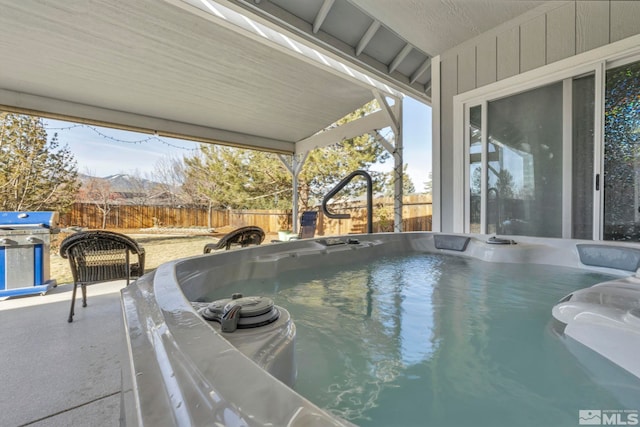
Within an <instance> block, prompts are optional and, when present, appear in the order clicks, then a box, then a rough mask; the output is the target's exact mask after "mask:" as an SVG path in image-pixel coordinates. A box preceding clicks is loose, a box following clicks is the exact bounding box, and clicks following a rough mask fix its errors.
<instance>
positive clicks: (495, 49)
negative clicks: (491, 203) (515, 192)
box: [434, 1, 640, 232]
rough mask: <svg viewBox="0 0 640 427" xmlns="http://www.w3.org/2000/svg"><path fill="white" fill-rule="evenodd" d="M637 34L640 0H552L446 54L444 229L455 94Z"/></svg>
mask: <svg viewBox="0 0 640 427" xmlns="http://www.w3.org/2000/svg"><path fill="white" fill-rule="evenodd" d="M636 34H640V1H638V2H636V1H568V2H550V3H548V4H546V5H544V6H542V7H540V8H538V9H535V10H533V11H531V12H529V13H527V14H525V15H522V16H521V17H519V18H516V19H515V20H513V21H510V22H508V23H505V24H503V25H501V26H500V27H498V28H495V29H493V30H490V31H488V32H486V33H485V34H482V35H480V36H478V37H477V38H475V39H473V40H470V41H467V42H465V43H463V44H462V45H460V46H457V47H455V48H453V49H451V50H449V51H447V52H445V53H443V54H442V55H441V57H440V62H439V63H440V67H441V68H440V82H434V84H439V85H440V90H441V92H440V99H439V104H440V105H439V107H440V135H439V137H440V171H441V175H440V191H441V194H442V195H443V197H442V200H441V211H440V218H441V230H442V231H447V232H451V231H453V218H454V202H453V200H452V199H451V198H449V197H447V196H446V195H450V194H453V193H454V189H453V182H454V179H453V169H454V168H453V163H452V162H453V158H454V154H453V146H454V144H453V134H454V132H453V97H454V96H456V95H458V94H461V93H465V92H468V91H470V90H473V89H476V88H478V87H482V86H485V85H488V84H491V83H494V82H496V81H500V80H503V79H506V78H508V77H512V76H515V75H518V74H521V73H524V72H527V71H530V70H533V69H536V68H539V67H544V66H546V65H549V64H551V63H554V62H557V61H561V60H563V59H566V58H569V57H571V56H574V55H577V54H580V53H582V52H585V51H588V50H592V49H595V48H598V47H600V46H604V45H606V44H609V43H613V42H616V41H619V40H622V39H624V38H627V37H630V36H633V35H636ZM434 101H436V102H438V100H434ZM434 141H436V143H437V135H434ZM434 161H438V159H434Z"/></svg>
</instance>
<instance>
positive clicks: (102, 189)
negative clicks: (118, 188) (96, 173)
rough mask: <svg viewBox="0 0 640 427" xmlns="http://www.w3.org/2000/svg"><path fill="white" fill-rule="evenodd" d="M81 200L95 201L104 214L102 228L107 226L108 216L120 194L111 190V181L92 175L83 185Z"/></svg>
mask: <svg viewBox="0 0 640 427" xmlns="http://www.w3.org/2000/svg"><path fill="white" fill-rule="evenodd" d="M79 195H80V200H82V201H85V202H88V203H93V204H94V205H95V206H96V207H97V208H98V210H99V211H100V213H101V214H102V229H105V228H107V218H108V217H109V213H110V212H111V209H112V208H113V206H114V205H115V204H116V203H117V201H118V199H120V195H118V194H117V193H114V192H113V191H111V183H110V182H109V181H107V180H105V179H101V178H97V177H91V178H89V179H88V180H87V181H85V183H84V184H83V185H82V188H81V189H80V192H79Z"/></svg>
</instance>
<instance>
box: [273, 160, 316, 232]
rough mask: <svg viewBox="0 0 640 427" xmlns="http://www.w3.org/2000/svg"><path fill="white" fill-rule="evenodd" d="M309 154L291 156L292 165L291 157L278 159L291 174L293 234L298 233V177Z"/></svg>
mask: <svg viewBox="0 0 640 427" xmlns="http://www.w3.org/2000/svg"><path fill="white" fill-rule="evenodd" d="M308 155H309V152H304V153H300V154H294V155H292V156H291V164H289V160H288V159H289V157H288V156H284V155H282V154H280V155H279V156H278V158H279V159H280V161H281V162H282V164H283V165H284V166H285V167H286V168H287V170H288V171H289V173H290V174H291V178H292V179H291V181H292V187H293V195H292V205H293V206H292V207H291V222H292V226H293V232H294V233H297V232H298V199H299V197H298V175H300V171H301V170H302V166H304V162H305V161H306V160H307V156H308Z"/></svg>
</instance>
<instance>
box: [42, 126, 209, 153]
mask: <svg viewBox="0 0 640 427" xmlns="http://www.w3.org/2000/svg"><path fill="white" fill-rule="evenodd" d="M45 127H46V129H47V131H50V130H55V131H66V130H71V129H75V128H86V129H91V130H92V131H93V132H95V133H96V134H97V135H98V136H100V137H101V138H103V139H106V140H109V141H113V142H120V143H123V144H145V143H147V142H153V141H158V142H160V143H161V144H164V145H166V146H168V147H172V148H177V149H179V150H185V151H199V150H200V148H199V147H195V148H187V147H181V146H179V145H176V144H172V143H170V142H169V141H167V140H165V139H163V138H161V137H159V136H158V135H157V133H155V134H154V135H151V136H148V137H145V138H142V139H137V140H128V141H127V140H124V139H120V138H116V137H113V136H111V135H107V134H106V133H104V132H102V131H100V130H99V129H98V128H96V127H95V126H91V125H87V124H83V123H80V124H78V123H76V124H70V125H69V126H62V127H50V126H48V125H47V124H46V123H45Z"/></svg>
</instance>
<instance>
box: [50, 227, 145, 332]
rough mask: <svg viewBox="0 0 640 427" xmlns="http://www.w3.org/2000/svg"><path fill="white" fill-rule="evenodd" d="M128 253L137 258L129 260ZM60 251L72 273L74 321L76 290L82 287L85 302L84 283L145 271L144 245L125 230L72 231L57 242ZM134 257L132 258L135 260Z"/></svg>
mask: <svg viewBox="0 0 640 427" xmlns="http://www.w3.org/2000/svg"><path fill="white" fill-rule="evenodd" d="M131 254H133V255H136V258H137V260H131V259H130V258H131V256H130V255H131ZM60 255H61V256H62V257H63V258H68V259H69V264H70V266H71V274H72V275H73V295H72V297H71V310H70V311H69V322H73V315H74V311H73V310H74V306H75V302H76V290H77V288H78V285H80V287H81V288H82V306H83V307H86V306H87V289H86V286H87V285H89V284H92V283H98V282H107V281H110V280H118V279H126V280H127V286H128V285H129V281H130V279H131V277H139V276H141V275H142V274H144V258H145V253H144V248H142V247H141V246H140V245H138V243H137V242H136V241H135V240H133V239H131V238H130V237H128V236H125V235H124V234H119V233H114V232H111V231H103V230H99V231H84V232H80V233H75V234H72V235H71V236H69V237H67V238H66V239H64V240H63V241H62V243H61V244H60ZM134 261H135V262H134Z"/></svg>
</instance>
